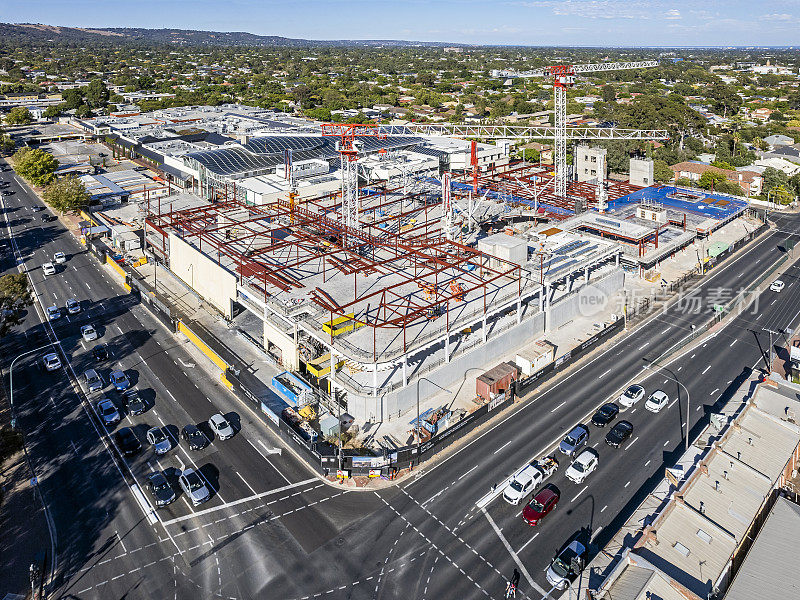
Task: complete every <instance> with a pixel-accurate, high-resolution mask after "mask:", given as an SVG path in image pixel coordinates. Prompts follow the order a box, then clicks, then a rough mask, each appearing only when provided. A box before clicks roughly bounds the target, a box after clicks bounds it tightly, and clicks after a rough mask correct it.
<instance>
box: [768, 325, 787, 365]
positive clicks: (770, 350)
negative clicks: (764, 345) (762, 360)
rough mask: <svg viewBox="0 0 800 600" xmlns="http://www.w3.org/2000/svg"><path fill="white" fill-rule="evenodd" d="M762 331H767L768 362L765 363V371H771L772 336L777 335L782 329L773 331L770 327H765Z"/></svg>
mask: <svg viewBox="0 0 800 600" xmlns="http://www.w3.org/2000/svg"><path fill="white" fill-rule="evenodd" d="M763 331H766V332H767V333H769V364H768V365H767V371H768V372H769V373H772V336H773V335H778V334H780V333H783V332H782V331H773V330H772V329H767V328H766V327H765V328H764V329H763Z"/></svg>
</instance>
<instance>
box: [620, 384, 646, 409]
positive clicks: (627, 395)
mask: <svg viewBox="0 0 800 600" xmlns="http://www.w3.org/2000/svg"><path fill="white" fill-rule="evenodd" d="M644 393H645V392H644V388H643V387H642V386H640V385H638V384H634V385H631V386H629V387H628V389H627V390H625V391H624V392H623V393H622V395H621V396H620V397H619V399H618V400H617V402H619V405H620V406H622V407H625V408H630V407H631V406H633V405H634V404H636V403H637V402H638V401H639V400H641V399H642V398H644Z"/></svg>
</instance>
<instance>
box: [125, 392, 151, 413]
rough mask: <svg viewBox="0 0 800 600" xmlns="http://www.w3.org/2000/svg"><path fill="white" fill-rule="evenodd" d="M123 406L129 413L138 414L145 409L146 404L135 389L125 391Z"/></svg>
mask: <svg viewBox="0 0 800 600" xmlns="http://www.w3.org/2000/svg"><path fill="white" fill-rule="evenodd" d="M124 398H125V408H126V410H127V411H128V413H129V414H131V415H140V414H142V413H143V412H145V411H146V410H147V404H145V402H144V400H142V397H141V396H140V395H139V392H138V391H136V390H128V391H127V392H125V395H124Z"/></svg>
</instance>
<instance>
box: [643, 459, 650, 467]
mask: <svg viewBox="0 0 800 600" xmlns="http://www.w3.org/2000/svg"><path fill="white" fill-rule="evenodd" d="M649 464H650V460H649V459H648V461H647V462H646V463H644V466H645V467H646V466H647V465H649Z"/></svg>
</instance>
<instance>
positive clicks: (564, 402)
mask: <svg viewBox="0 0 800 600" xmlns="http://www.w3.org/2000/svg"><path fill="white" fill-rule="evenodd" d="M566 403H567V401H566V400H564V401H563V402H562V403H561V404H559V405H558V406H556V407H555V408H554V409H553V410H551V411H550V412H551V413H554V412H556V411H557V410H558V409H559V408H561V407H562V406H564V405H565V404H566Z"/></svg>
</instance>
